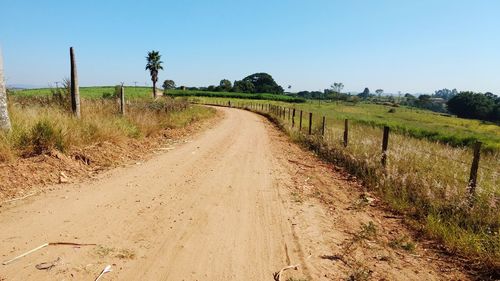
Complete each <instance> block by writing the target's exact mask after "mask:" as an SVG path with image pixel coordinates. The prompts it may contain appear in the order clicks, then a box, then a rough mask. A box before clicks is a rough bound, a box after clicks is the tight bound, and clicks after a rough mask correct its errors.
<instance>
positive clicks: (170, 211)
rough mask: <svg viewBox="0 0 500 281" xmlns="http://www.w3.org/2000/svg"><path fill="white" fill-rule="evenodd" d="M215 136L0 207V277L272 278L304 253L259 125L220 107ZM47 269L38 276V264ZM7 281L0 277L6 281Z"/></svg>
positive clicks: (258, 119)
mask: <svg viewBox="0 0 500 281" xmlns="http://www.w3.org/2000/svg"><path fill="white" fill-rule="evenodd" d="M220 110H222V111H223V113H224V115H225V118H223V119H222V120H221V121H220V122H219V123H218V124H216V125H215V126H214V127H213V128H212V129H210V130H207V131H205V132H203V133H201V134H200V135H198V136H196V137H195V138H194V139H192V140H191V141H188V142H186V143H183V144H179V145H178V146H176V147H174V148H173V149H171V150H168V151H167V152H164V153H161V154H159V155H156V156H154V157H152V159H150V160H148V161H146V162H144V163H141V164H140V165H132V166H129V167H125V168H118V169H115V170H113V171H111V172H109V173H106V174H105V175H104V176H101V178H99V179H98V180H94V181H89V182H85V183H81V184H69V185H65V186H63V187H59V188H56V189H55V190H54V191H51V192H48V193H46V194H42V195H40V196H37V197H35V198H30V199H28V200H26V201H24V202H22V203H19V204H18V205H17V206H13V207H5V206H4V207H2V208H0V226H1V227H0V241H1V243H0V255H1V258H2V260H8V259H10V258H12V257H15V256H17V255H19V254H22V253H23V252H25V251H28V250H30V249H33V248H35V247H37V246H39V245H41V244H44V243H46V242H61V241H63V242H76V243H95V244H97V245H98V246H84V247H80V248H76V247H72V246H48V247H46V248H43V249H41V250H39V251H36V252H34V253H32V254H30V255H28V256H26V257H23V258H21V259H19V260H17V261H15V262H12V263H10V264H8V265H0V280H93V278H95V277H96V276H97V275H98V274H99V272H100V270H102V268H104V267H105V266H106V265H108V264H110V265H112V269H113V271H112V272H111V273H108V274H106V275H105V278H104V279H103V280H172V281H176V280H179V281H180V280H273V277H272V274H273V272H275V271H277V270H279V269H280V268H282V267H283V266H286V265H288V264H290V263H293V262H296V261H297V259H299V258H298V257H299V256H301V255H300V253H299V252H300V251H299V250H297V249H294V242H293V241H294V237H293V234H292V231H291V228H290V224H289V222H287V216H285V215H284V213H285V212H286V210H285V207H284V206H283V204H284V203H283V201H284V200H283V198H281V195H280V191H279V189H278V188H277V184H278V181H279V177H278V176H279V175H277V174H276V173H277V171H279V169H276V167H274V166H273V165H275V162H274V161H272V159H273V157H275V156H274V155H273V151H271V148H270V138H269V135H268V131H267V129H266V126H265V122H266V121H264V119H263V118H262V117H260V116H258V115H255V114H253V113H250V112H247V111H242V110H234V109H220ZM53 261H56V262H55V266H54V268H52V269H51V270H49V271H47V270H38V269H36V267H35V266H36V265H37V264H39V263H42V262H53ZM2 278H3V279H2Z"/></svg>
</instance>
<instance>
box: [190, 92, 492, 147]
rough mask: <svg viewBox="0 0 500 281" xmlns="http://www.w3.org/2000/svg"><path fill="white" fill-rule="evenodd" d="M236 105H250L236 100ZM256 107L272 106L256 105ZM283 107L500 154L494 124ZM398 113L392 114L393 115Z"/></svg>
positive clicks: (417, 113) (354, 109)
mask: <svg viewBox="0 0 500 281" xmlns="http://www.w3.org/2000/svg"><path fill="white" fill-rule="evenodd" d="M198 100H199V101H202V102H210V101H225V102H227V101H228V99H211V98H198ZM232 101H233V103H235V102H246V101H245V100H239V99H238V100H235V99H232ZM256 103H268V102H267V101H256ZM272 103H273V104H276V105H280V106H283V107H293V108H296V109H297V110H303V111H305V112H312V113H313V119H314V122H315V123H318V122H320V120H321V118H322V116H325V117H326V118H327V119H329V120H332V121H333V122H342V120H344V119H349V120H350V121H351V122H355V123H358V124H364V125H369V126H372V127H383V126H389V127H390V128H391V130H392V131H394V132H398V133H401V134H405V135H409V136H412V137H414V138H418V139H428V140H431V141H439V142H442V143H447V144H450V145H453V146H470V145H471V144H473V143H475V142H476V141H481V142H483V149H484V150H495V151H500V126H498V125H497V124H494V123H490V122H485V121H479V120H471V119H463V118H457V117H454V116H449V115H443V114H439V113H435V112H432V111H428V110H422V109H416V108H410V107H391V106H386V105H379V104H372V103H358V104H353V103H343V102H338V103H336V102H321V103H318V102H317V101H315V102H311V101H308V102H307V103H301V104H289V103H283V102H272ZM390 110H391V111H394V112H392V113H391V112H389V111H390Z"/></svg>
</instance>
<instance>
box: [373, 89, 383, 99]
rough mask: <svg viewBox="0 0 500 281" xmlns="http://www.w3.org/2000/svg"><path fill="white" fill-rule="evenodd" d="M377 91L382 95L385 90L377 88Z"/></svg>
mask: <svg viewBox="0 0 500 281" xmlns="http://www.w3.org/2000/svg"><path fill="white" fill-rule="evenodd" d="M375 93H377V95H378V96H379V97H380V96H381V95H382V94H383V93H384V90H382V89H377V90H375Z"/></svg>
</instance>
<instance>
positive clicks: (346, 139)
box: [344, 119, 349, 147]
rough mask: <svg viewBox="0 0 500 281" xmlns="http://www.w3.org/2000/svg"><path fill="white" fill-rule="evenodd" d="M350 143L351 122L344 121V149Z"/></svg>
mask: <svg viewBox="0 0 500 281" xmlns="http://www.w3.org/2000/svg"><path fill="white" fill-rule="evenodd" d="M348 143H349V120H348V119H345V120H344V147H347V144H348Z"/></svg>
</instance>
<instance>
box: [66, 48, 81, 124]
mask: <svg viewBox="0 0 500 281" xmlns="http://www.w3.org/2000/svg"><path fill="white" fill-rule="evenodd" d="M69 56H70V60H71V109H72V110H73V114H74V115H75V116H76V118H81V113H80V88H79V87H78V73H77V72H76V61H75V53H74V51H73V47H70V48H69Z"/></svg>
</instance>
